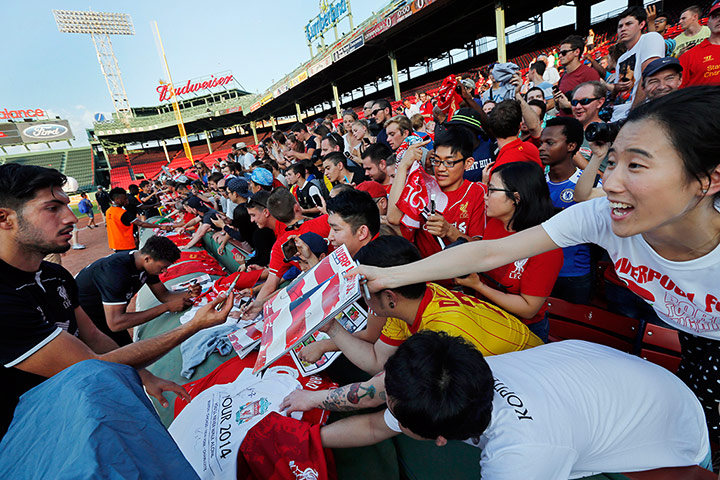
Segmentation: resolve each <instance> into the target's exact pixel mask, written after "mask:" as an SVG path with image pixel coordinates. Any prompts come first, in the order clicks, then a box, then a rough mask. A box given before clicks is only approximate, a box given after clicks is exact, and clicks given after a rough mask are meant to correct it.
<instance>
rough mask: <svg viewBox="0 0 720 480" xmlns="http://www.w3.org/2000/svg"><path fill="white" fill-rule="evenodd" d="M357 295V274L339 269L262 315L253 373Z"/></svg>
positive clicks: (345, 305)
mask: <svg viewBox="0 0 720 480" xmlns="http://www.w3.org/2000/svg"><path fill="white" fill-rule="evenodd" d="M348 258H349V259H350V261H351V262H352V259H351V258H350V257H349V256H348ZM353 263H354V262H353ZM358 298H360V283H359V279H358V277H357V275H352V276H350V277H347V278H346V277H344V276H343V274H342V272H336V273H335V274H333V275H332V276H331V277H330V278H329V279H327V280H325V281H321V283H320V284H319V285H316V286H315V287H313V288H311V289H309V290H306V291H305V293H304V294H303V295H301V296H299V297H297V298H295V299H294V300H292V301H290V303H288V304H287V305H285V306H284V307H282V308H281V309H280V310H279V311H277V312H274V313H272V314H271V315H270V316H268V317H265V319H264V322H265V323H264V326H263V334H262V341H261V342H260V352H259V353H258V358H257V361H256V362H255V367H254V368H253V373H257V372H259V371H260V370H263V369H265V368H267V367H268V366H270V365H271V364H272V363H273V362H274V361H275V360H277V359H278V358H280V357H282V356H283V355H285V354H286V353H287V352H288V351H289V350H290V349H291V348H293V347H295V345H297V344H298V343H300V342H302V341H304V340H305V339H306V338H307V337H308V336H310V335H311V334H312V333H314V332H316V331H317V330H318V329H319V328H321V327H322V326H323V325H325V323H327V322H328V321H330V320H331V319H332V318H334V317H335V316H337V314H338V313H340V312H341V311H342V310H343V309H344V308H346V307H347V306H348V305H350V304H351V303H353V302H355V301H356V300H357V299H358Z"/></svg>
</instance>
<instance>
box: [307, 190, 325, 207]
mask: <svg viewBox="0 0 720 480" xmlns="http://www.w3.org/2000/svg"><path fill="white" fill-rule="evenodd" d="M310 198H312V200H313V202H315V205H316V206H318V207H322V206H323V204H322V198H320V195H318V194H317V193H316V194H314V195H312V196H311V197H310Z"/></svg>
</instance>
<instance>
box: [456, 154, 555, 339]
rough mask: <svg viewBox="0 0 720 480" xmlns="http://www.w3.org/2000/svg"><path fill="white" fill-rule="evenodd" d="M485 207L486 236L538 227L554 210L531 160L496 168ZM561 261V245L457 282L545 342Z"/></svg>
mask: <svg viewBox="0 0 720 480" xmlns="http://www.w3.org/2000/svg"><path fill="white" fill-rule="evenodd" d="M485 205H486V208H487V217H488V223H487V227H486V228H485V236H484V237H483V238H485V239H487V240H494V239H499V238H505V237H508V236H510V235H513V234H515V233H516V232H520V231H523V230H527V229H528V228H532V227H534V226H537V225H540V224H541V223H542V222H544V221H545V220H547V219H549V218H550V217H552V216H553V214H554V213H555V208H554V207H553V204H552V201H551V200H550V192H549V190H548V186H547V182H546V181H545V176H544V174H543V171H542V168H540V166H539V165H537V164H535V163H530V162H514V163H507V164H505V165H501V166H499V167H498V168H496V169H495V171H494V172H493V174H492V177H491V178H490V182H489V184H488V192H487V194H486V196H485ZM562 263H563V255H562V250H560V249H559V248H558V249H554V250H550V251H549V252H545V253H541V254H539V255H534V256H532V257H529V258H523V259H520V260H517V261H515V262H510V263H508V264H507V265H502V266H500V267H497V268H494V269H492V270H488V271H487V272H485V273H484V274H482V275H478V274H477V273H473V274H471V275H469V276H467V277H464V278H456V279H455V281H456V282H457V283H459V284H460V285H463V286H466V287H469V288H472V289H473V290H475V291H477V292H478V293H480V294H481V295H482V296H483V297H485V298H486V299H487V300H488V301H490V302H491V303H493V304H495V305H497V306H498V307H500V308H502V309H503V310H505V311H507V312H509V313H512V314H513V315H515V316H517V317H518V318H520V319H521V320H522V321H523V323H525V324H526V325H527V326H528V328H529V329H530V330H531V331H532V332H533V333H534V334H535V335H537V336H538V337H540V339H542V341H543V342H547V340H548V338H547V337H548V326H549V325H548V318H547V303H546V300H547V297H548V296H549V295H550V292H552V289H553V286H554V285H555V281H556V280H557V276H558V273H559V272H560V269H561V268H562Z"/></svg>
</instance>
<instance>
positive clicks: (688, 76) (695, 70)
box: [680, 0, 720, 87]
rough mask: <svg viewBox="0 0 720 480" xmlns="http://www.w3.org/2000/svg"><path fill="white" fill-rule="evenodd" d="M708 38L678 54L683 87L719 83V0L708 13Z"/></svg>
mask: <svg viewBox="0 0 720 480" xmlns="http://www.w3.org/2000/svg"><path fill="white" fill-rule="evenodd" d="M707 26H708V28H709V29H710V38H706V39H705V40H703V41H702V43H700V44H699V45H696V46H695V47H693V48H691V49H690V50H688V51H687V52H685V53H684V54H683V55H681V56H680V65H682V67H683V83H682V86H683V87H692V86H695V85H720V0H716V1H715V3H713V4H712V6H711V7H710V12H709V13H708V23H707Z"/></svg>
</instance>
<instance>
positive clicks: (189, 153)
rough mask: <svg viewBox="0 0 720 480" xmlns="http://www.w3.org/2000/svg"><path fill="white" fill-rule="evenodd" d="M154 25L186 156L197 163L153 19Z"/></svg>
mask: <svg viewBox="0 0 720 480" xmlns="http://www.w3.org/2000/svg"><path fill="white" fill-rule="evenodd" d="M152 23H153V26H154V27H155V34H156V35H157V40H158V45H159V46H160V52H161V54H162V62H163V65H164V66H165V73H167V76H168V81H169V82H170V90H171V91H172V93H173V96H172V105H173V110H174V112H175V119H176V120H177V122H178V130H179V131H180V140H181V142H182V146H183V150H185V156H186V157H187V158H188V159H190V163H191V164H193V165H194V164H195V160H193V156H192V151H191V150H190V144H189V143H188V138H187V132H186V131H185V124H184V123H183V118H182V113H180V106H179V105H178V101H177V95H175V85H174V84H173V81H172V76H171V75H170V67H169V66H168V63H167V58H166V57H165V48H164V47H163V44H162V39H161V38H160V30H159V29H158V26H157V22H155V21H153V22H152Z"/></svg>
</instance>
